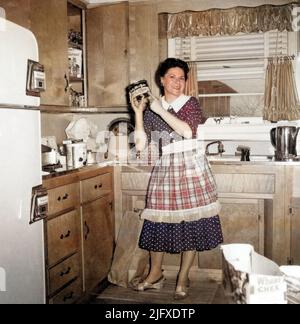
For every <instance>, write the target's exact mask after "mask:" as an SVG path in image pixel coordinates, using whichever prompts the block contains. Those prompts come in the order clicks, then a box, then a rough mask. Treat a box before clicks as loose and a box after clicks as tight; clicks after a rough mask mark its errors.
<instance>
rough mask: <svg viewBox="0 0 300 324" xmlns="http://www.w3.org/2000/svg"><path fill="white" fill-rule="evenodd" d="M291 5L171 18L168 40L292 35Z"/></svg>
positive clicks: (188, 13)
mask: <svg viewBox="0 0 300 324" xmlns="http://www.w3.org/2000/svg"><path fill="white" fill-rule="evenodd" d="M293 8H294V5H293V4H288V5H283V6H273V5H263V6H259V7H254V8H252V7H251V8H250V7H235V8H231V9H211V10H207V11H197V12H195V11H186V12H181V13H177V14H170V16H169V23H168V37H169V38H175V37H188V36H216V35H235V34H237V33H258V32H267V31H270V30H276V29H278V30H279V31H284V30H287V31H292V30H293V27H292V25H293V23H292V21H293V18H292V17H293V16H292V11H293Z"/></svg>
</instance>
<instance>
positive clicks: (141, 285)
mask: <svg viewBox="0 0 300 324" xmlns="http://www.w3.org/2000/svg"><path fill="white" fill-rule="evenodd" d="M165 280H166V278H165V277H164V276H161V277H160V278H159V279H158V280H157V281H155V282H153V283H150V282H147V281H143V282H141V283H139V284H138V285H137V286H136V290H138V291H144V290H147V289H162V288H163V285H164V281H165Z"/></svg>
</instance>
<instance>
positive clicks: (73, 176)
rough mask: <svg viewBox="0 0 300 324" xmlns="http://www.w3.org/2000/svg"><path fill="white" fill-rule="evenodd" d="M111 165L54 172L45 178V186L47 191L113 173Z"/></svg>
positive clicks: (102, 164)
mask: <svg viewBox="0 0 300 324" xmlns="http://www.w3.org/2000/svg"><path fill="white" fill-rule="evenodd" d="M112 171H113V168H112V166H110V163H99V164H93V165H88V166H85V167H82V168H79V169H69V170H62V171H57V172H53V173H50V174H47V175H44V176H43V185H44V186H45V187H46V188H47V189H52V188H55V187H58V186H63V185H67V184H70V183H73V182H77V181H81V180H84V179H88V178H92V177H95V176H98V175H101V174H105V173H109V172H112Z"/></svg>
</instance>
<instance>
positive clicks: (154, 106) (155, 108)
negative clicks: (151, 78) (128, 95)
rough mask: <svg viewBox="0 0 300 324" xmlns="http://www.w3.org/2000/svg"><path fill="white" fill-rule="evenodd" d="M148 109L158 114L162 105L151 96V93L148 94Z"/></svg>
mask: <svg viewBox="0 0 300 324" xmlns="http://www.w3.org/2000/svg"><path fill="white" fill-rule="evenodd" d="M149 101H150V109H151V110H152V111H153V112H155V113H156V114H157V115H160V113H161V111H162V110H163V107H162V105H161V102H160V100H159V99H157V98H156V97H154V96H153V94H152V93H150V94H149Z"/></svg>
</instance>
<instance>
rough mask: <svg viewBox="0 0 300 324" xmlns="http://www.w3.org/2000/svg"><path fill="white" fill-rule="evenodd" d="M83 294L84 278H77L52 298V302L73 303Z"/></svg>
mask: <svg viewBox="0 0 300 324" xmlns="http://www.w3.org/2000/svg"><path fill="white" fill-rule="evenodd" d="M81 296H82V280H81V278H78V279H76V280H75V281H74V282H73V283H72V284H71V285H69V286H68V287H66V288H65V289H64V290H62V291H61V292H60V293H59V294H57V295H56V296H55V297H53V298H52V299H51V300H50V302H49V303H50V304H73V303H75V302H76V301H77V300H78V299H79V298H80V297H81Z"/></svg>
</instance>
